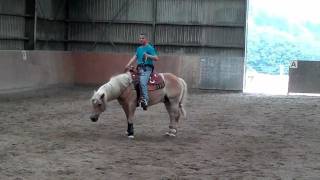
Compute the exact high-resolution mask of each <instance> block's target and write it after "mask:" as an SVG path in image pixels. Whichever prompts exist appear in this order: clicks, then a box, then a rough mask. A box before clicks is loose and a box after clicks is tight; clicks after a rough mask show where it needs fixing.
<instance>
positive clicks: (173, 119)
mask: <svg viewBox="0 0 320 180" xmlns="http://www.w3.org/2000/svg"><path fill="white" fill-rule="evenodd" d="M165 106H166V109H167V111H168V114H169V117H170V124H169V131H168V132H166V135H168V136H172V137H175V136H176V135H177V124H178V122H179V118H180V112H179V106H178V104H177V103H170V102H169V101H167V102H165Z"/></svg>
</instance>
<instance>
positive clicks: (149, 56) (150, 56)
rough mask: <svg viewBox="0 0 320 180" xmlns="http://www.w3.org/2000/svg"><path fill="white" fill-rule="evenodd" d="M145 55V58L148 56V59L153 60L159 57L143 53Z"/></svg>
mask: <svg viewBox="0 0 320 180" xmlns="http://www.w3.org/2000/svg"><path fill="white" fill-rule="evenodd" d="M145 56H146V57H147V58H150V59H152V60H154V61H158V60H159V57H158V56H157V55H150V54H147V53H145Z"/></svg>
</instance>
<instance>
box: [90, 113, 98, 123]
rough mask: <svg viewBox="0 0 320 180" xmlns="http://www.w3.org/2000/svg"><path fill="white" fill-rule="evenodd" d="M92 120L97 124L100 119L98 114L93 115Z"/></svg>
mask: <svg viewBox="0 0 320 180" xmlns="http://www.w3.org/2000/svg"><path fill="white" fill-rule="evenodd" d="M90 119H91V121H92V122H97V121H98V119H99V115H98V114H93V115H91V116H90Z"/></svg>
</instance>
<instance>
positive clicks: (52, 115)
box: [0, 88, 320, 180]
mask: <svg viewBox="0 0 320 180" xmlns="http://www.w3.org/2000/svg"><path fill="white" fill-rule="evenodd" d="M92 90H93V89H92V88H70V89H69V88H68V89H60V90H59V91H57V92H55V93H48V94H46V93H42V95H41V96H39V97H32V98H30V97H23V98H2V99H1V101H0V179H3V180H7V179H9V180H11V179H12V180H22V179H26V180H36V179H39V180H44V179H50V180H51V179H52V180H60V179H61V180H62V179H64V180H69V179H70V180H74V179H81V180H82V179H83V180H88V179H90V180H95V179H97V180H98V179H99V180H100V179H101V180H105V179H111V180H112V179H115V180H122V179H124V180H125V179H130V180H144V179H156V180H158V179H160V180H168V179H190V180H196V179H208V180H211V179H245V180H247V179H319V177H320V138H319V137H320V115H319V114H320V108H319V102H320V98H319V97H297V96H289V97H288V96H254V95H245V94H241V93H240V94H238V93H236V94H222V93H194V94H190V95H189V98H188V103H187V107H186V108H187V111H188V118H187V119H186V120H184V119H182V120H181V122H180V125H179V129H178V136H177V137H176V138H169V137H166V136H164V135H163V134H164V133H165V132H166V130H167V128H168V124H169V120H168V118H169V117H168V114H167V112H166V110H165V108H164V106H163V105H162V104H159V105H156V106H152V107H150V108H149V110H148V111H147V112H144V111H142V110H141V109H138V110H137V112H136V117H135V123H134V128H135V139H134V140H129V139H128V138H127V137H126V136H125V134H124V132H125V130H126V128H127V127H126V126H127V123H126V121H125V115H124V113H123V111H122V109H121V107H120V105H119V104H118V102H117V101H113V102H111V103H109V104H108V109H107V110H106V112H105V113H104V114H102V116H101V118H100V120H99V121H98V122H97V123H93V122H91V121H90V120H89V115H90V113H89V112H90V101H89V99H90V97H91V95H92Z"/></svg>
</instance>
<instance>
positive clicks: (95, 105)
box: [90, 91, 106, 122]
mask: <svg viewBox="0 0 320 180" xmlns="http://www.w3.org/2000/svg"><path fill="white" fill-rule="evenodd" d="M91 104H92V114H91V116H90V119H91V121H92V122H97V121H98V119H99V116H100V114H101V113H102V112H103V111H105V109H106V102H105V93H101V92H99V91H98V92H96V91H95V92H94V93H93V96H92V98H91Z"/></svg>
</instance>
